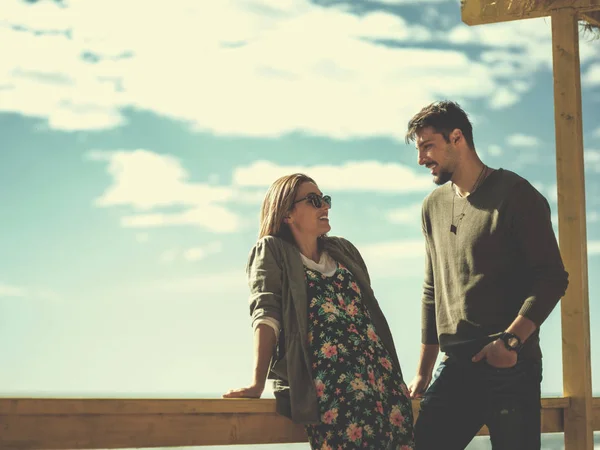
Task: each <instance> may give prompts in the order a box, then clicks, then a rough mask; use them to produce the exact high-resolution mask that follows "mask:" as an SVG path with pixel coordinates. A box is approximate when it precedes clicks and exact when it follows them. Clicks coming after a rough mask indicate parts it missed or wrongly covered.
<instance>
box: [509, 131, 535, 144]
mask: <svg viewBox="0 0 600 450" xmlns="http://www.w3.org/2000/svg"><path fill="white" fill-rule="evenodd" d="M506 143H507V144H508V145H510V146H511V147H537V146H538V145H540V140H539V139H538V138H537V137H535V136H528V135H526V134H520V133H517V134H513V135H510V136H508V137H507V138H506Z"/></svg>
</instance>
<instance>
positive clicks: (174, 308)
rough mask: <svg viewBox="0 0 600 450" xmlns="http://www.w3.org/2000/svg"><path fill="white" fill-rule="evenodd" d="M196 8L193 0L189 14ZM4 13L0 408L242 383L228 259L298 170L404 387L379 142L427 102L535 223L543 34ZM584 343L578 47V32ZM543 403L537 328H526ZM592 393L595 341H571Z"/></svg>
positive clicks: (357, 6)
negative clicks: (363, 290)
mask: <svg viewBox="0 0 600 450" xmlns="http://www.w3.org/2000/svg"><path fill="white" fill-rule="evenodd" d="M205 3H206V4H205ZM416 4H417V1H416V0H415V1H410V0H385V1H379V2H375V1H353V2H350V1H318V2H309V1H306V0H295V1H291V0H289V1H284V0H277V1H275V0H255V1H250V0H246V1H243V0H239V1H238V0H231V1H229V2H196V1H191V0H189V1H187V0H177V1H171V2H169V3H166V2H143V3H142V2H141V1H139V0H135V1H129V2H117V1H116V0H110V1H107V0H102V1H100V0H87V1H86V2H80V3H73V4H71V3H70V2H66V1H65V2H51V1H49V2H42V1H40V2H22V1H17V0H5V1H4V2H3V7H2V11H1V12H0V42H2V43H3V45H2V46H1V47H0V135H1V143H0V207H1V208H2V220H1V221H0V248H1V249H2V254H3V255H4V257H3V258H1V259H0V352H1V353H2V355H3V367H2V370H1V371H0V394H1V395H4V396H108V397H114V396H137V397H141V396H186V397H202V396H218V395H220V394H221V393H223V392H224V391H226V390H228V389H229V388H233V387H238V386H241V385H244V384H245V383H247V382H248V381H249V379H250V375H251V358H252V356H251V348H252V334H251V329H250V322H249V317H248V303H247V295H248V292H247V287H246V281H245V275H244V268H245V263H246V258H247V255H248V252H249V250H250V248H251V247H252V245H253V243H254V242H255V240H256V236H257V230H258V212H259V207H260V202H261V200H262V196H263V195H264V193H265V191H266V188H267V187H268V185H269V184H270V183H271V182H272V181H274V180H275V179H276V178H277V177H278V176H280V175H282V174H287V173H291V172H295V171H303V172H306V173H308V174H309V175H311V176H312V177H314V178H315V179H316V180H317V182H318V183H319V186H320V188H321V189H322V190H323V191H324V192H326V193H329V194H331V195H332V197H333V202H334V203H333V204H334V207H333V209H332V211H331V214H330V217H331V224H332V234H336V235H341V236H344V237H346V238H348V239H350V240H351V241H353V242H354V243H355V244H356V245H357V246H358V248H359V249H360V250H361V251H362V253H363V255H364V257H365V259H366V262H367V264H368V266H369V269H370V272H371V275H372V278H373V284H374V288H375V292H376V294H377V296H378V299H379V301H380V303H381V305H382V307H383V309H384V312H385V313H386V314H387V316H388V318H389V322H390V324H391V327H392V331H393V333H394V337H395V340H396V342H397V347H398V350H399V354H400V355H399V356H400V360H401V362H402V365H403V369H404V373H405V376H406V377H407V378H409V379H410V378H411V377H412V375H413V373H414V370H415V366H416V362H417V356H418V349H419V311H420V309H419V307H420V297H421V295H420V292H421V283H422V269H423V242H422V236H421V232H420V223H419V211H420V202H421V201H422V199H423V198H424V196H425V195H427V193H428V192H430V191H431V189H433V188H434V185H433V183H432V182H431V179H430V176H429V175H428V173H427V171H426V170H425V169H422V168H420V167H418V165H417V164H416V152H415V150H414V148H413V147H412V146H407V145H406V144H405V143H404V142H403V139H402V136H403V134H404V131H405V126H406V123H407V121H408V119H409V118H410V117H411V116H412V114H414V113H415V112H416V111H418V110H419V109H420V108H421V107H422V106H424V105H425V104H427V103H428V102H430V101H433V100H439V99H443V98H450V99H453V100H457V101H459V102H460V103H461V105H462V106H463V107H464V108H465V109H466V110H467V111H468V112H469V113H470V114H471V116H472V119H473V122H474V126H475V143H476V146H477V150H478V152H479V153H480V154H481V157H482V158H483V160H484V161H485V162H486V163H487V164H488V165H490V166H492V167H495V168H498V167H503V168H506V169H510V170H514V171H516V172H518V173H519V174H521V175H522V176H524V177H526V178H528V179H529V180H530V181H531V182H532V183H533V184H534V185H535V186H536V187H538V189H539V190H540V191H541V192H542V193H543V194H544V195H545V196H546V197H547V198H548V200H549V202H550V204H551V207H552V210H553V214H554V223H555V225H556V222H557V221H556V211H557V206H556V176H555V170H556V166H555V159H554V117H553V92H552V73H551V40H550V39H551V37H550V20H549V19H548V20H543V19H539V20H529V21H522V22H520V23H507V24H500V25H490V26H484V27H476V28H469V27H467V26H465V25H463V24H461V22H460V15H459V7H458V3H457V2H456V1H454V0H452V1H443V0H428V1H423V0H420V1H419V2H418V5H419V6H417V5H416ZM581 60H582V80H583V110H584V134H585V147H586V153H585V162H586V172H585V175H586V186H587V213H588V238H589V249H588V252H589V273H590V304H591V314H592V329H594V328H598V325H599V322H600V311H599V310H598V306H597V305H598V304H600V302H598V297H599V296H600V280H599V279H598V277H597V276H594V275H595V274H597V273H599V271H600V226H599V225H600V195H599V194H600V123H599V122H598V120H597V117H598V110H599V107H600V42H599V41H595V42H594V41H589V39H588V38H587V37H585V36H582V38H581ZM542 340H543V351H544V354H545V378H544V382H543V390H544V392H545V394H546V395H557V394H560V393H561V392H562V381H561V379H562V378H561V377H562V375H561V346H560V342H561V341H560V317H559V310H558V309H557V310H556V311H555V312H554V313H553V314H552V316H551V317H550V318H549V319H548V322H547V323H546V324H545V326H544V327H543V330H542ZM592 358H593V366H594V387H595V392H596V395H598V394H597V393H598V392H600V370H599V369H600V366H599V364H600V335H599V334H597V333H592ZM267 395H270V394H269V393H267Z"/></svg>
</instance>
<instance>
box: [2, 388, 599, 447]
mask: <svg viewBox="0 0 600 450" xmlns="http://www.w3.org/2000/svg"><path fill="white" fill-rule="evenodd" d="M597 400H598V401H597V407H598V409H599V410H600V399H597ZM418 406H419V402H418V401H414V402H413V410H414V411H417V410H418ZM568 406H569V399H567V398H547V399H542V431H543V432H544V433H552V432H560V431H562V430H563V419H562V418H563V410H564V409H565V408H567V407H568ZM160 408H164V409H160ZM177 408H181V409H180V410H177ZM225 411H226V412H225ZM240 411H243V412H240ZM599 416H600V413H599ZM598 426H599V427H600V417H599V420H598ZM0 430H1V432H0V448H1V449H2V450H37V449H46V450H66V449H108V448H111V449H112V448H140V447H148V448H151V447H182V446H205V445H234V444H246V445H251V444H269V443H291V442H306V435H305V432H304V427H303V426H301V425H296V424H293V423H292V422H291V421H290V420H288V419H286V418H284V417H281V416H279V415H277V414H276V413H275V404H274V401H273V400H268V399H267V400H198V399H196V400H154V399H136V400H132V399H100V400H99V399H0ZM487 433H488V430H487V429H486V428H483V429H482V430H481V431H480V433H479V434H481V435H484V434H487Z"/></svg>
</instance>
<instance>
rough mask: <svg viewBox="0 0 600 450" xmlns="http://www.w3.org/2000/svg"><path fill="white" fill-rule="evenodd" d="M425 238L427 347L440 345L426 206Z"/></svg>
mask: <svg viewBox="0 0 600 450" xmlns="http://www.w3.org/2000/svg"><path fill="white" fill-rule="evenodd" d="M422 225H423V236H424V238H425V280H424V281H423V297H422V300H421V343H422V344H426V345H431V344H438V343H439V340H438V335H437V325H436V321H435V290H434V283H433V281H434V280H433V265H432V264H431V251H430V249H429V240H428V238H427V236H428V231H427V223H426V220H425V206H424V207H423V211H422Z"/></svg>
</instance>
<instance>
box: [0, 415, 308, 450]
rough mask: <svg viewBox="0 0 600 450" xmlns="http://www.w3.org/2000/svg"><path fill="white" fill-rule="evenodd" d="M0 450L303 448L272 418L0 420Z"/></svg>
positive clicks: (296, 434) (300, 431) (299, 435)
mask: <svg viewBox="0 0 600 450" xmlns="http://www.w3.org/2000/svg"><path fill="white" fill-rule="evenodd" d="M0 429H1V430H2V433H1V437H0V444H1V448H2V449H3V450H30V449H47V450H48V449H61V450H66V449H108V448H125V449H130V448H140V447H183V446H205V445H235V444H247V445H250V444H270V443H290V442H306V441H307V438H306V434H305V431H304V427H303V426H300V425H294V424H293V423H292V422H291V421H289V420H287V419H285V418H284V417H281V416H279V415H277V414H274V413H271V414H166V415H160V414H146V415H137V414H129V415H96V416H94V415H86V416H81V415H54V416H53V415H43V416H0Z"/></svg>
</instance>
